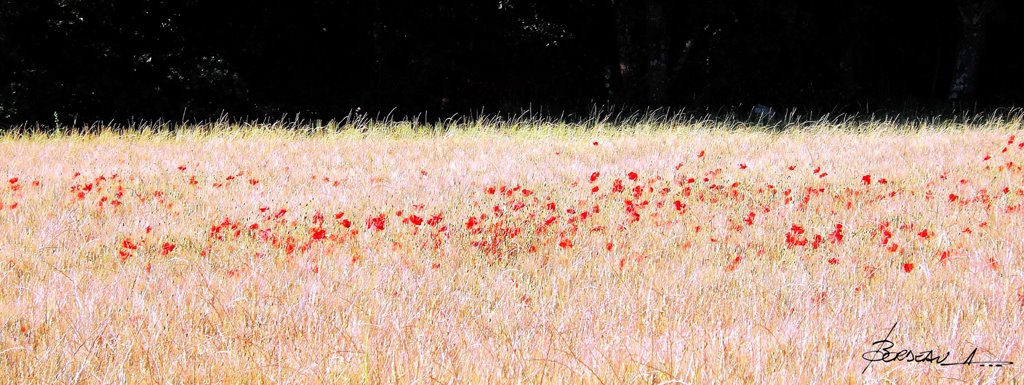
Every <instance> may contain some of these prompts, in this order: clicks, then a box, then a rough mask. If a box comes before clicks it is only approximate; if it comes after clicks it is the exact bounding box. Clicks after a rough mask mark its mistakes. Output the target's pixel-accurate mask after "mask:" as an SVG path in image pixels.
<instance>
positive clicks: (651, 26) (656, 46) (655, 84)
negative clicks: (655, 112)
mask: <svg viewBox="0 0 1024 385" xmlns="http://www.w3.org/2000/svg"><path fill="white" fill-rule="evenodd" d="M645 3H646V4H645V7H644V8H645V10H646V12H647V29H646V31H645V32H646V34H645V37H646V38H647V103H648V104H649V105H655V106H661V105H664V104H665V103H666V102H667V101H668V27H667V26H666V25H665V9H664V7H663V6H662V4H661V1H660V0H645Z"/></svg>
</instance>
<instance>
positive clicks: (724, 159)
mask: <svg viewBox="0 0 1024 385" xmlns="http://www.w3.org/2000/svg"><path fill="white" fill-rule="evenodd" d="M620 129H621V130H620ZM500 131H501V130H500V129H499V128H494V127H487V126H472V125H467V126H463V127H457V128H456V129H455V130H453V131H450V132H445V133H440V132H432V133H417V132H413V130H412V129H411V128H410V127H407V126H402V125H390V126H381V127H375V128H372V129H370V130H369V131H365V130H364V131H360V130H346V129H330V130H326V131H325V132H289V131H285V130H283V129H281V128H279V127H278V128H275V127H261V128H258V129H253V128H251V127H250V128H244V127H205V128H203V127H199V128H194V129H189V130H184V131H180V132H177V133H168V132H141V133H120V134H118V133H112V132H103V133H94V134H88V135H84V134H60V135H43V134H21V135H14V134H9V135H8V136H6V137H3V138H2V139H0V177H3V180H0V184H2V185H0V205H2V209H0V258H2V260H0V382H2V383H62V384H79V383H83V384H93V383H97V384H98V383H127V384H136V383H161V384H192V383H232V384H234V383H239V384H240V383H275V384H296V383H301V384H306V383H360V384H362V383H367V384H376V383H389V384H391V383H393V384H432V383H443V384H448V383H534V384H540V383H545V384H548V383H551V384H555V383H589V384H620V383H645V384H659V383H662V384H669V383H672V384H683V383H685V384H709V383H766V384H786V383H819V384H830V383H961V382H960V381H963V383H1020V381H1021V379H1022V377H1024V374H1022V373H1024V372H1022V370H1021V368H1020V367H1021V364H1014V365H1007V366H1003V367H986V366H981V365H978V364H977V363H978V362H981V361H1019V360H1022V359H1024V340H1022V337H1021V330H1022V329H1021V328H1022V325H1024V322H1022V313H1024V275H1022V271H1024V270H1022V269H1024V261H1022V260H1021V258H1020V256H1021V253H1022V251H1024V245H1022V244H1024V242H1022V237H1024V206H1022V204H1024V169H1022V165H1024V135H1022V125H1021V122H1020V120H1010V121H990V122H987V123H978V124H974V125H969V126H957V125H952V124H947V125H942V124H938V125H927V124H923V125H915V126H906V125H892V124H889V125H887V124H881V123H875V124H862V125H857V124H852V123H850V124H845V125H837V126H833V125H829V124H825V123H819V124H810V125H808V126H806V127H802V128H795V129H790V130H785V131H769V130H766V129H764V128H759V127H736V126H735V125H731V124H730V125H726V124H716V123H707V122H704V123H701V122H692V123H686V124H676V125H672V124H667V125H662V126H659V127H645V126H642V125H638V126H631V127H590V128H580V127H565V126H558V125H535V126H530V127H519V128H518V129H516V130H515V132H512V133H502V132H500ZM896 322H899V324H898V325H897V327H896V329H895V330H894V331H893V332H892V334H891V336H890V338H889V340H891V341H892V342H893V344H894V346H893V347H892V349H891V351H892V355H891V356H889V357H887V358H888V359H889V360H891V359H894V358H897V357H896V353H897V352H899V351H900V350H903V349H912V350H913V351H914V352H915V354H919V353H921V352H924V351H926V350H935V351H936V352H935V353H936V354H940V355H943V354H945V352H947V351H949V352H951V353H950V356H949V358H948V360H946V363H952V362H955V361H959V362H963V361H964V359H965V358H966V357H967V356H968V355H969V353H971V351H972V350H973V349H975V348H977V352H976V355H975V356H974V359H973V360H974V362H975V364H974V365H951V366H940V365H936V364H934V363H912V362H905V361H906V356H901V357H899V358H900V360H901V361H904V362H873V363H872V362H870V361H867V360H865V357H866V356H865V354H866V353H867V352H869V351H872V350H876V351H877V350H879V348H880V346H881V345H880V344H873V342H875V341H877V340H880V339H883V338H884V337H885V336H886V334H887V333H888V332H889V330H890V329H891V328H892V327H893V324H894V323H896ZM879 354H880V353H879V352H876V353H875V355H871V354H867V356H868V357H875V358H880V357H881V356H880V355H879ZM918 357H920V358H927V357H924V356H920V355H919V356H918ZM869 364H870V367H867V366H868V365H869ZM866 367H867V369H866V370H865V368H866ZM958 380H959V381H958ZM1015 381H1016V382H1015Z"/></svg>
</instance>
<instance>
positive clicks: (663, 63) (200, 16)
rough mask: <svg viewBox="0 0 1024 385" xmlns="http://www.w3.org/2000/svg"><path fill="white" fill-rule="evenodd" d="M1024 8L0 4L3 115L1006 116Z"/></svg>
mask: <svg viewBox="0 0 1024 385" xmlns="http://www.w3.org/2000/svg"><path fill="white" fill-rule="evenodd" d="M1021 11H1024V5H1022V4H1021V2H1009V1H1002V2H1000V1H996V0H928V1H926V0H910V1H902V2H892V1H883V0H863V1H857V2H839V1H819V0H770V1H769V0H688V1H667V0H594V1H590V0H557V1H539V0H488V1H481V0H459V1H451V0H437V1H423V2H405V1H394V0H379V1H351V0H346V1H324V0H293V1H289V2H271V1H230V0H226V1H216V2H214V1H198V0H175V1H171V0H90V1H83V0H36V1H11V0H0V87H2V90H0V121H3V122H8V123H24V122H52V121H53V120H54V119H55V116H56V117H57V119H63V120H71V119H75V120H78V121H93V120H111V119H159V118H163V119H171V120H181V119H183V118H184V119H205V118H210V117H216V116H220V115H221V114H230V115H231V116H237V117H241V118H262V117H278V116H281V115H282V114H297V113H301V114H302V115H303V116H306V117H310V118H316V117H320V118H334V117H338V116H343V115H345V114H347V113H349V112H350V111H352V110H354V109H356V108H358V109H360V110H361V111H366V112H371V113H389V112H390V113H392V114H393V115H395V116H406V115H415V114H421V113H425V114H427V116H430V115H432V116H436V117H440V116H444V115H446V114H453V113H457V112H466V111H474V110H480V109H484V110H487V111H494V112H500V111H506V112H514V111H518V110H521V109H523V108H528V107H532V108H535V109H539V108H543V109H544V110H546V111H550V112H553V113H562V112H581V111H586V110H588V109H590V108H592V107H593V106H594V105H619V106H625V107H627V108H647V107H676V108H678V107H690V108H735V107H736V106H750V105H754V104H763V105H767V106H773V107H775V108H791V107H801V108H807V109H823V110H854V111H864V110H869V109H873V108H897V109H898V108H907V107H912V108H946V107H949V106H956V105H971V106H982V107H998V106H1012V105H1019V104H1020V103H1021V102H1022V101H1024V76H1022V74H1024V55H1021V48H1020V46H1019V41H1018V40H1019V39H1020V37H1021V36H1024V23H1020V22H1019V21H1020V15H1021Z"/></svg>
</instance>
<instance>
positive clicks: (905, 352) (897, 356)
mask: <svg viewBox="0 0 1024 385" xmlns="http://www.w3.org/2000/svg"><path fill="white" fill-rule="evenodd" d="M897 323H898V322H897ZM894 330H896V323H894V324H892V329H889V333H888V334H886V335H885V338H882V339H880V340H878V341H875V342H872V343H871V346H872V347H875V350H869V351H867V352H865V353H864V354H862V355H861V357H862V358H864V360H866V361H868V364H867V365H866V366H864V370H863V371H861V374H864V373H866V372H867V371H868V368H870V367H871V364H873V363H875V362H878V361H881V362H893V361H901V362H929V363H933V364H938V365H941V366H959V365H967V366H970V365H977V366H985V367H994V368H998V367H1003V366H1009V365H1013V362H1011V361H975V360H974V356H975V354H977V353H978V348H974V350H972V351H971V353H970V354H968V355H967V357H966V358H964V359H963V360H961V361H952V362H946V361H947V360H948V359H949V356H950V354H951V353H950V352H949V351H946V354H941V355H940V354H939V353H937V352H936V351H935V350H926V351H922V352H917V353H915V352H914V351H913V350H910V349H901V350H897V351H893V348H894V347H895V346H896V344H895V343H894V342H892V340H890V339H889V337H891V336H892V332H893V331H894Z"/></svg>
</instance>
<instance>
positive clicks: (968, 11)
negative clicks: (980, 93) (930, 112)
mask: <svg viewBox="0 0 1024 385" xmlns="http://www.w3.org/2000/svg"><path fill="white" fill-rule="evenodd" d="M993 5H994V1H992V0H983V1H982V0H957V8H958V9H959V10H960V20H961V32H960V41H959V44H958V45H957V51H956V66H955V67H954V72H953V82H952V84H951V85H950V87H949V96H948V101H949V102H950V103H951V104H954V105H956V104H960V103H962V102H964V101H968V100H971V99H973V98H974V92H975V90H976V89H977V86H978V64H979V62H980V60H981V54H982V49H983V48H984V44H985V27H986V22H985V21H986V19H987V16H988V13H989V11H991V9H992V6H993Z"/></svg>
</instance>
